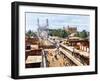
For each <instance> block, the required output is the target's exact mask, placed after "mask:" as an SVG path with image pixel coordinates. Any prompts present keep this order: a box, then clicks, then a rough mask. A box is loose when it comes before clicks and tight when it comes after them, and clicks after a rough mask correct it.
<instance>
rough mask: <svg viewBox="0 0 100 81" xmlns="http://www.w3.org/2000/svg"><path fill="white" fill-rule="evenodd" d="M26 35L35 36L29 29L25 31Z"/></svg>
mask: <svg viewBox="0 0 100 81" xmlns="http://www.w3.org/2000/svg"><path fill="white" fill-rule="evenodd" d="M26 36H28V37H31V36H34V37H35V36H36V34H35V32H33V31H31V30H29V31H28V32H26Z"/></svg>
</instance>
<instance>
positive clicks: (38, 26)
mask: <svg viewBox="0 0 100 81" xmlns="http://www.w3.org/2000/svg"><path fill="white" fill-rule="evenodd" d="M37 25H38V27H39V18H38V19H37Z"/></svg>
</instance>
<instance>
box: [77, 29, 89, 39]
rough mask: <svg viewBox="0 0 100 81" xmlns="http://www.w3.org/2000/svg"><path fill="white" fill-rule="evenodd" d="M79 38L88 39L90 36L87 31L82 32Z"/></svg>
mask: <svg viewBox="0 0 100 81" xmlns="http://www.w3.org/2000/svg"><path fill="white" fill-rule="evenodd" d="M79 36H80V37H81V38H86V37H87V36H88V34H87V32H86V30H83V31H82V32H80V34H79Z"/></svg>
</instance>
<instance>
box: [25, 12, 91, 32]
mask: <svg viewBox="0 0 100 81" xmlns="http://www.w3.org/2000/svg"><path fill="white" fill-rule="evenodd" d="M25 17H26V23H25V24H26V31H28V30H32V31H34V32H36V31H37V28H38V25H37V19H39V24H40V25H41V26H43V25H45V24H46V19H48V22H49V26H48V28H49V29H62V28H63V27H65V28H67V27H68V26H70V27H77V30H78V31H82V30H86V31H89V28H90V16H89V15H79V14H51V13H33V12H26V13H25Z"/></svg>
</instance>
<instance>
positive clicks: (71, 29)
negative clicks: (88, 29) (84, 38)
mask: <svg viewBox="0 0 100 81" xmlns="http://www.w3.org/2000/svg"><path fill="white" fill-rule="evenodd" d="M64 30H65V31H67V32H69V33H76V32H77V27H70V26H68V27H67V28H64Z"/></svg>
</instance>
